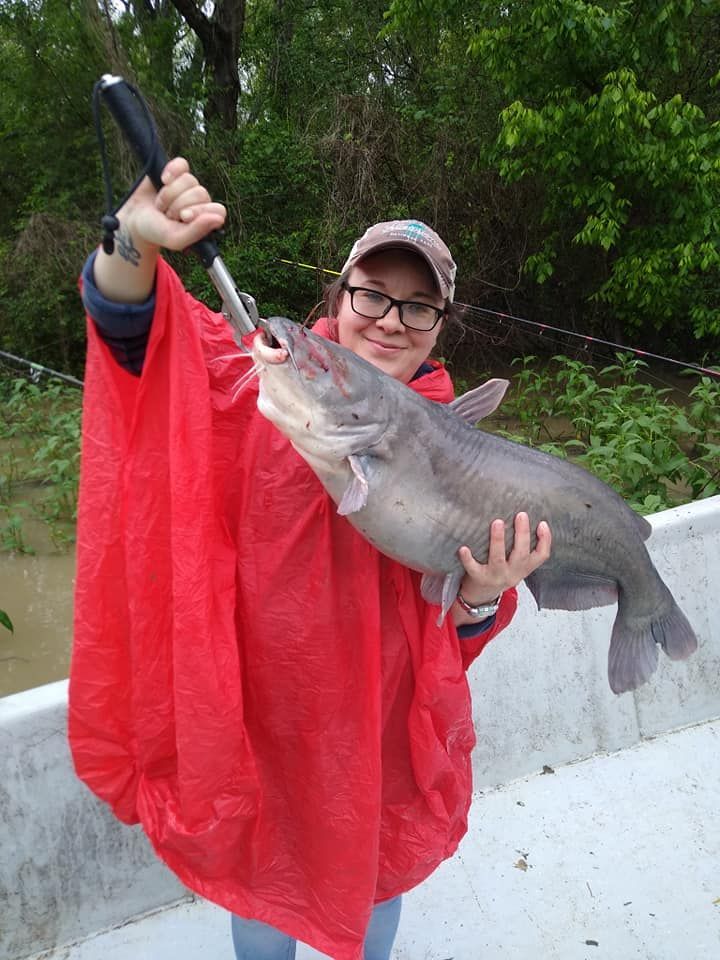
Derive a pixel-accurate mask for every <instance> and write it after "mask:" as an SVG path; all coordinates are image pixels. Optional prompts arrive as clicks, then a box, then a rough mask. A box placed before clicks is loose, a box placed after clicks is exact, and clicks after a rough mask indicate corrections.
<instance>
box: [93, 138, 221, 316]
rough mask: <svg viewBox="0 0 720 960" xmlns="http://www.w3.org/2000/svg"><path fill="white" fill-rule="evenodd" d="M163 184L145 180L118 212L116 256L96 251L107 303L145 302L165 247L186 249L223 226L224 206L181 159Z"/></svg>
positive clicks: (101, 288) (99, 280)
mask: <svg viewBox="0 0 720 960" xmlns="http://www.w3.org/2000/svg"><path fill="white" fill-rule="evenodd" d="M162 180H163V184H164V186H163V188H162V189H161V190H160V191H159V192H156V191H155V188H154V187H153V185H152V183H151V182H150V180H149V179H147V178H146V179H145V180H143V182H142V183H141V184H140V186H139V187H138V188H137V189H136V190H135V191H134V192H133V194H132V195H131V196H130V197H129V199H128V200H127V202H126V203H125V204H124V205H123V207H122V208H121V209H120V211H119V212H118V219H119V221H120V227H119V229H118V230H117V232H116V234H115V250H114V252H113V253H112V254H107V253H105V251H104V250H102V249H100V250H99V251H98V254H97V257H96V259H95V283H96V285H97V288H98V290H99V291H100V293H102V295H103V296H104V297H106V298H107V299H108V300H114V301H115V302H117V303H142V302H143V301H145V300H147V298H148V297H149V296H150V293H151V292H152V289H153V284H154V281H155V267H156V264H157V258H158V254H159V252H160V248H161V247H165V248H166V249H167V250H184V249H186V248H187V247H190V246H192V244H193V243H196V242H197V241H198V240H202V238H203V237H205V236H207V234H208V233H210V232H211V231H212V230H218V229H219V228H220V227H222V225H223V224H224V223H225V216H226V210H225V207H224V206H223V205H222V204H221V203H214V202H213V201H212V200H211V199H210V194H209V193H208V191H207V190H206V189H205V187H204V186H202V184H201V183H199V182H198V179H197V177H196V176H195V175H194V174H193V173H191V171H190V166H189V164H188V162H187V160H185V159H184V158H183V157H175V158H174V159H173V160H170V161H169V162H168V164H167V166H166V167H165V169H164V171H163V174H162Z"/></svg>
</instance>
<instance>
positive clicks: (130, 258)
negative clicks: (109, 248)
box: [115, 227, 140, 267]
mask: <svg viewBox="0 0 720 960" xmlns="http://www.w3.org/2000/svg"><path fill="white" fill-rule="evenodd" d="M115 242H116V244H117V252H118V253H119V254H120V256H121V257H122V258H123V260H127V262H128V263H129V264H131V266H133V267H137V266H139V264H140V251H139V250H138V248H137V247H136V246H135V244H134V243H133V241H132V237H131V236H130V231H129V230H125V229H123V228H122V227H121V228H120V229H119V230H118V231H117V233H116V234H115Z"/></svg>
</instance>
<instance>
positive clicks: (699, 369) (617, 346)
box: [278, 258, 720, 380]
mask: <svg viewBox="0 0 720 960" xmlns="http://www.w3.org/2000/svg"><path fill="white" fill-rule="evenodd" d="M278 259H279V262H280V263H286V264H289V265H290V266H293V267H302V268H303V269H306V270H314V271H315V272H317V273H327V274H329V275H331V276H335V277H339V276H340V273H339V272H338V271H337V270H327V269H326V268H325V267H316V266H313V265H312V264H309V263H300V262H298V261H295V260H284V259H281V258H278ZM456 306H458V307H460V308H461V309H463V310H464V311H466V312H470V313H476V314H482V315H483V316H484V317H487V318H488V319H491V320H493V318H496V317H497V318H498V319H497V320H493V322H495V323H497V324H499V325H500V326H502V325H503V324H504V323H505V322H507V321H511V322H512V323H517V324H525V325H526V326H528V327H532V328H533V329H534V330H539V331H540V332H539V333H538V334H536V335H537V336H542V335H543V333H544V332H545V331H548V332H552V333H561V334H563V335H564V336H566V337H574V338H575V339H577V340H581V341H583V343H584V344H585V346H586V347H587V346H588V345H589V344H597V345H598V346H602V347H610V348H611V349H613V350H620V351H622V352H623V353H632V354H635V356H638V357H647V358H648V359H650V360H658V361H660V362H661V363H670V364H674V365H675V366H678V367H682V368H683V369H685V370H692V371H693V372H695V373H701V374H703V375H705V376H708V377H713V378H715V379H716V380H720V370H714V369H713V368H712V367H703V366H701V365H700V364H697V363H688V362H685V361H683V360H675V359H674V358H673V357H665V356H663V355H662V354H659V353H651V352H650V351H649V350H641V349H639V348H638V347H629V346H627V345H625V344H622V343H614V342H613V341H611V340H602V339H601V338H600V337H592V336H590V335H589V334H586V333H576V332H575V331H574V330H566V329H564V328H563V327H555V326H552V325H551V324H549V323H540V322H538V321H536V320H528V319H526V318H525V317H518V316H515V315H514V314H511V313H502V312H500V311H499V310H490V309H489V308H488V307H477V306H474V305H473V304H470V303H462V302H460V301H456Z"/></svg>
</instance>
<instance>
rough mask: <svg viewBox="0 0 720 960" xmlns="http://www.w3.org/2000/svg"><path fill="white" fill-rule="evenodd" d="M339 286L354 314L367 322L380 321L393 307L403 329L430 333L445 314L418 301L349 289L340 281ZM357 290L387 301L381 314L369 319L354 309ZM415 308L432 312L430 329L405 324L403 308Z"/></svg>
mask: <svg viewBox="0 0 720 960" xmlns="http://www.w3.org/2000/svg"><path fill="white" fill-rule="evenodd" d="M340 286H341V287H342V288H343V290H347V292H348V293H349V294H350V306H351V307H352V308H353V310H354V311H355V313H357V315H358V316H359V317H367V319H368V320H382V318H383V317H386V316H387V315H388V314H389V313H390V311H391V310H392V308H393V307H397V308H398V316H399V317H400V323H401V324H402V325H403V326H404V327H408V328H409V329H410V330H417V332H418V333H430V331H431V330H434V329H435V327H436V326H437V325H438V323H440V321H441V320H442V318H443V317H444V316H445V314H446V313H447V310H446V308H445V307H434V306H433V305H432V304H431V303H422V302H421V301H420V300H396V299H395V297H390V296H388V294H387V293H383V292H382V290H373V289H372V287H351V286H350V284H349V283H347V282H346V281H345V280H343V281H342V283H341V284H340ZM358 290H362V291H364V292H365V293H374V294H375V295H376V296H378V297H383V298H384V299H385V300H387V301H389V302H388V305H387V307H386V308H385V310H383V312H382V313H381V314H380V315H379V316H377V317H371V316H369V315H368V314H367V313H363V312H362V311H361V310H357V309H356V307H355V293H356V292H357V291H358ZM406 305H407V306H416V307H425V308H426V309H427V310H434V311H435V314H436V317H435V323H433V325H432V326H431V327H414V326H413V325H412V324H411V323H406V322H405V320H404V319H403V307H405V306H406Z"/></svg>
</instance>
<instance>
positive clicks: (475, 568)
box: [458, 512, 552, 607]
mask: <svg viewBox="0 0 720 960" xmlns="http://www.w3.org/2000/svg"><path fill="white" fill-rule="evenodd" d="M536 533H537V543H536V545H535V549H534V550H531V549H530V519H529V517H528V515H527V513H524V512H521V513H518V514H517V516H516V517H515V539H514V542H513V546H512V550H511V551H510V553H509V554H507V555H506V553H505V522H504V521H503V520H493V522H492V525H491V527H490V546H489V548H488V559H487V563H479V562H478V561H477V560H476V559H475V557H473V555H472V553H471V551H470V548H469V547H467V546H463V547H460V549H459V550H458V557H459V559H460V562H461V563H462V565H463V567H464V568H465V576H464V577H463V579H462V582H461V584H460V593H461V594H462V596H463V599H464V600H465V601H466V602H467V603H469V604H470V606H473V607H477V606H481V605H482V604H485V603H492V601H493V600H495V598H496V597H499V596H500V594H501V593H502V592H503V590H508V589H509V588H510V587H516V586H517V585H518V584H519V583H520V581H521V580H524V579H525V577H527V575H528V574H529V573H532V572H533V570H536V569H537V568H538V567H539V566H540V564H542V563H545V561H546V560H547V559H548V558H549V556H550V547H551V543H552V536H551V533H550V527H549V526H548V524H547V523H546V522H545V521H544V520H541V521H540V523H539V524H538V527H537V531H536Z"/></svg>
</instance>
